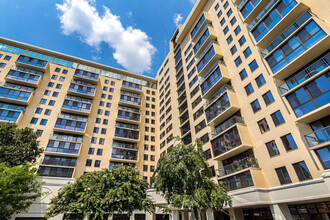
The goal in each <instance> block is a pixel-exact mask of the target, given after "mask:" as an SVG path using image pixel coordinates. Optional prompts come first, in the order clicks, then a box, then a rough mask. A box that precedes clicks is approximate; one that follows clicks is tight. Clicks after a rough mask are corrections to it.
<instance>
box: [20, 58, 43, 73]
mask: <svg viewBox="0 0 330 220" xmlns="http://www.w3.org/2000/svg"><path fill="white" fill-rule="evenodd" d="M15 63H16V66H19V67H23V68H28V69H30V68H32V69H35V70H39V71H43V72H44V71H45V70H46V68H47V66H48V61H45V60H40V59H36V58H33V57H28V56H25V55H20V56H19V57H18V59H17V60H16V62H15Z"/></svg>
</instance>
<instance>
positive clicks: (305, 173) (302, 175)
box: [292, 161, 313, 181]
mask: <svg viewBox="0 0 330 220" xmlns="http://www.w3.org/2000/svg"><path fill="white" fill-rule="evenodd" d="M292 166H293V168H294V170H295V171H296V174H297V176H298V179H299V181H304V180H309V179H313V177H312V175H311V173H310V172H309V170H308V168H307V165H306V163H305V162H304V161H301V162H299V163H294V164H292Z"/></svg>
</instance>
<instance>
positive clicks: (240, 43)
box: [238, 36, 246, 46]
mask: <svg viewBox="0 0 330 220" xmlns="http://www.w3.org/2000/svg"><path fill="white" fill-rule="evenodd" d="M245 42H246V39H245V37H244V36H242V37H241V38H240V39H239V40H238V43H239V45H240V46H242V45H243V44H244V43H245Z"/></svg>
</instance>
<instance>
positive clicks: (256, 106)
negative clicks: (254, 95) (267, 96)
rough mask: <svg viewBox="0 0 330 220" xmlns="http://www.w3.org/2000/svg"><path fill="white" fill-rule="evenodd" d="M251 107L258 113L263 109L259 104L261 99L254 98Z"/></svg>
mask: <svg viewBox="0 0 330 220" xmlns="http://www.w3.org/2000/svg"><path fill="white" fill-rule="evenodd" d="M251 107H252V110H253V112H254V113H256V112H257V111H259V110H261V106H260V104H259V101H258V99H256V100H254V101H253V102H252V103H251Z"/></svg>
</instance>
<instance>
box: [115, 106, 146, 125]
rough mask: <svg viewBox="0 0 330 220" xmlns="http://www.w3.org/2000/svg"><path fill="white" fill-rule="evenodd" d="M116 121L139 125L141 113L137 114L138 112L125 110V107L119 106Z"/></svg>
mask: <svg viewBox="0 0 330 220" xmlns="http://www.w3.org/2000/svg"><path fill="white" fill-rule="evenodd" d="M116 120H117V121H122V122H128V123H134V124H139V123H140V122H141V115H140V113H139V111H138V112H137V113H136V112H132V111H130V108H127V109H125V108H124V107H121V106H119V107H118V114H117V119H116Z"/></svg>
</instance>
